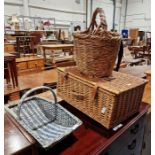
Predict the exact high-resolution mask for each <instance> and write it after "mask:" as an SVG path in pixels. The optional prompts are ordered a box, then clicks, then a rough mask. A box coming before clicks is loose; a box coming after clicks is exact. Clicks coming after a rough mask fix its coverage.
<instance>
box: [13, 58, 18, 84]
mask: <svg viewBox="0 0 155 155" xmlns="http://www.w3.org/2000/svg"><path fill="white" fill-rule="evenodd" d="M12 68H13V71H14V78H15V83H16V86H17V87H18V78H17V68H16V62H15V60H14V61H12Z"/></svg>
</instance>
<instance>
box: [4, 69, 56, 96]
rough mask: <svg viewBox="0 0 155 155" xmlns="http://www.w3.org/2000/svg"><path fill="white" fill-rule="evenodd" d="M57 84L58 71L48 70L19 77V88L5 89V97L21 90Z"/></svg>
mask: <svg viewBox="0 0 155 155" xmlns="http://www.w3.org/2000/svg"><path fill="white" fill-rule="evenodd" d="M52 82H57V70H56V69H52V70H46V71H40V72H38V73H32V74H28V75H20V76H18V83H19V87H18V88H12V87H7V85H6V86H5V87H4V95H9V94H11V93H13V92H18V91H20V90H24V89H28V88H33V87H37V86H42V85H43V84H44V83H52Z"/></svg>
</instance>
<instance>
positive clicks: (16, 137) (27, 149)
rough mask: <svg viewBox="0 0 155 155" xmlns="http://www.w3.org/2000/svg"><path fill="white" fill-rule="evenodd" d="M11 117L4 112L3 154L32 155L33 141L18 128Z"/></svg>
mask: <svg viewBox="0 0 155 155" xmlns="http://www.w3.org/2000/svg"><path fill="white" fill-rule="evenodd" d="M16 125H17V124H16V123H15V122H13V121H12V119H11V117H10V116H9V115H8V114H7V113H5V114H4V137H5V140H4V154H5V155H10V154H16V155H34V142H35V141H33V140H32V138H31V139H29V138H28V137H26V136H24V133H23V132H21V131H20V129H18V127H17V126H16Z"/></svg>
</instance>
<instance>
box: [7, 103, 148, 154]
mask: <svg viewBox="0 0 155 155" xmlns="http://www.w3.org/2000/svg"><path fill="white" fill-rule="evenodd" d="M60 104H61V105H62V106H63V107H65V108H66V109H68V110H69V111H70V112H72V113H73V114H74V115H76V116H77V117H78V118H80V119H81V120H82V121H83V125H82V126H81V127H80V128H79V129H77V130H76V131H75V132H73V133H72V134H71V135H70V136H69V137H67V138H65V139H64V140H63V141H62V142H60V143H58V144H56V145H55V146H54V147H53V148H51V149H49V150H47V151H45V150H43V149H39V148H38V152H39V154H44V155H49V154H54V155H58V154H59V155H60V154H61V155H75V154H80V155H99V154H102V155H125V154H130V155H131V154H135V155H140V154H141V148H142V140H143V134H144V119H145V114H146V112H147V110H148V105H146V104H144V103H143V104H142V105H141V108H140V112H139V114H137V115H135V116H134V117H132V118H130V119H128V120H127V121H125V122H123V123H122V124H123V127H121V128H118V129H117V130H116V131H114V130H110V131H107V130H106V129H105V128H103V126H100V125H99V124H97V123H96V122H94V121H93V120H92V119H90V118H88V117H87V116H86V115H84V114H82V113H81V112H80V111H78V110H76V109H75V108H73V107H72V106H70V105H69V104H67V103H66V102H63V101H62V102H61V103H60ZM12 121H13V120H12ZM14 121H15V120H14ZM17 128H19V129H20V131H21V132H22V133H23V134H24V136H25V138H28V139H29V141H31V140H32V141H33V139H32V137H31V136H30V135H29V134H25V132H24V130H23V128H22V127H21V126H18V127H17ZM5 130H6V128H5ZM10 130H11V129H10ZM10 137H11V133H10V132H8V135H7V137H6V138H7V139H9V138H10ZM21 141H22V139H21V140H19V141H18V143H21ZM35 144H36V145H37V143H36V142H35ZM7 147H8V145H5V149H6V150H7Z"/></svg>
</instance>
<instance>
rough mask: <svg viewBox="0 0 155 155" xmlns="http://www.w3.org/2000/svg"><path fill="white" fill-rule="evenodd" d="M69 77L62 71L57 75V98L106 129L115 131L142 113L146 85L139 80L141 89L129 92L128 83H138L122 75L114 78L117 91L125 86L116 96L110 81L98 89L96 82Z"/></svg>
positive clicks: (133, 88) (70, 75)
mask: <svg viewBox="0 0 155 155" xmlns="http://www.w3.org/2000/svg"><path fill="white" fill-rule="evenodd" d="M70 73H71V72H68V74H67V76H66V72H63V70H59V71H58V89H57V90H58V95H59V96H60V97H61V98H62V99H64V100H66V101H67V102H68V103H69V104H71V105H72V106H74V107H75V108H77V109H79V110H80V111H82V112H83V113H85V114H86V115H88V116H90V117H91V118H92V119H94V120H96V121H97V122H99V123H100V124H101V125H103V126H104V127H105V128H107V129H110V128H113V127H115V126H116V125H118V124H119V123H120V122H122V121H124V120H126V119H127V118H129V117H130V116H132V115H133V114H135V113H137V112H138V111H139V106H140V103H141V99H142V95H143V91H144V86H145V83H146V82H144V81H142V80H141V79H139V85H135V87H134V86H133V85H132V88H130V89H128V90H127V89H126V87H127V86H126V87H125V85H126V84H127V83H128V82H130V84H131V81H133V83H134V81H135V80H136V81H137V80H138V79H137V78H136V77H135V78H134V77H130V76H127V75H126V74H122V73H119V74H115V75H114V77H115V80H114V81H117V84H116V85H117V86H116V85H115V86H114V87H116V88H117V89H118V88H119V87H118V85H122V87H121V89H120V91H119V90H118V93H117V94H116V92H117V91H115V90H114V91H113V92H112V91H111V89H110V90H108V87H107V86H108V83H109V86H110V85H111V81H106V82H99V85H98V86H99V87H98V88H97V87H96V86H95V82H94V81H92V83H91V82H90V80H87V79H86V80H83V78H81V77H80V76H78V78H77V76H74V75H76V73H75V74H70ZM121 75H122V76H123V79H124V78H125V75H126V80H125V81H122V80H121V79H122V78H120V77H121ZM87 81H88V82H87ZM104 81H105V80H104ZM97 83H98V82H97ZM101 83H102V85H101ZM104 83H106V86H105V88H103V87H102V86H103V85H104ZM113 83H114V82H113ZM123 85H124V86H123ZM100 86H101V87H100ZM123 87H124V92H123ZM96 88H97V89H96ZM119 92H120V93H119ZM94 94H95V95H94Z"/></svg>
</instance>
